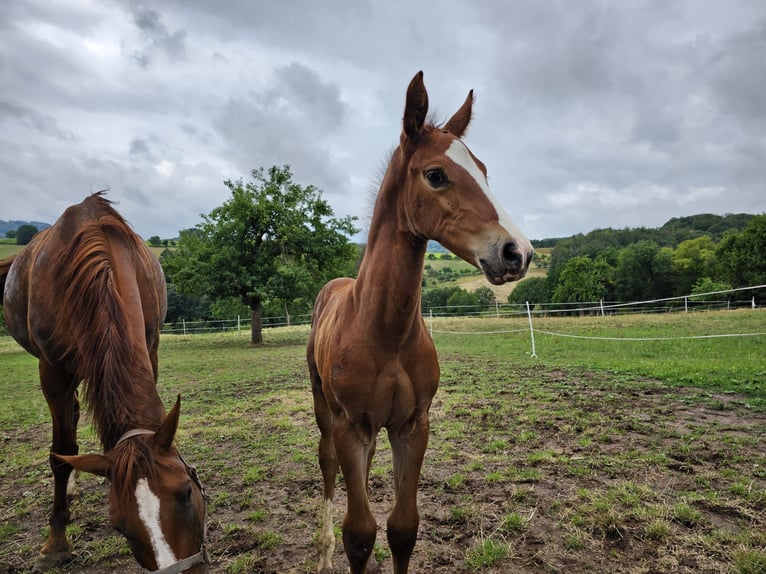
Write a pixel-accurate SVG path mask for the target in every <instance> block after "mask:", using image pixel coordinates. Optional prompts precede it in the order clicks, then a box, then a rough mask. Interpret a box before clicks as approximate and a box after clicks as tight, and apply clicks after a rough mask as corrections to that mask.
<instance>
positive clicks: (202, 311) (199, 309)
mask: <svg viewBox="0 0 766 574" xmlns="http://www.w3.org/2000/svg"><path fill="white" fill-rule="evenodd" d="M208 317H210V304H209V303H208V301H207V299H206V298H205V297H201V296H199V295H193V294H190V293H180V292H179V291H178V289H176V286H175V285H174V284H173V283H168V312H167V314H166V315H165V322H166V323H172V324H176V323H179V322H180V321H181V320H186V321H197V320H200V319H207V318H208Z"/></svg>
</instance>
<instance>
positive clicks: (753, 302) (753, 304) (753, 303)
mask: <svg viewBox="0 0 766 574" xmlns="http://www.w3.org/2000/svg"><path fill="white" fill-rule="evenodd" d="M751 305H752V306H753V309H755V295H753V301H752V303H751Z"/></svg>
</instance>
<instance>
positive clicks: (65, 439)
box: [35, 360, 80, 572]
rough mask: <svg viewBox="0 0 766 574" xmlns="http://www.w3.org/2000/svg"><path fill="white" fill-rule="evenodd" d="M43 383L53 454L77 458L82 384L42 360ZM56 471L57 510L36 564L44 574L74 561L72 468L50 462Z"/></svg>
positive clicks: (56, 461)
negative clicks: (70, 532)
mask: <svg viewBox="0 0 766 574" xmlns="http://www.w3.org/2000/svg"><path fill="white" fill-rule="evenodd" d="M40 383H41V386H42V389H43V394H44V395H45V399H46V401H48V408H49V409H50V412H51V419H52V423H53V443H52V447H51V453H56V454H64V455H76V454H77V452H78V447H77V422H78V421H79V419H80V403H79V401H78V400H77V383H78V381H77V380H76V379H75V378H74V377H73V376H72V375H71V374H69V373H67V372H66V371H63V370H61V369H56V368H55V367H52V366H51V365H50V364H48V363H47V362H46V361H44V360H40ZM49 462H50V466H51V470H52V471H53V481H54V486H53V509H52V511H51V517H50V533H49V534H48V540H47V541H46V543H45V545H44V546H43V549H42V552H41V554H40V556H39V558H38V559H37V561H36V562H35V570H36V571H38V572H44V571H46V570H49V569H50V568H52V567H53V566H55V565H56V564H59V563H61V562H65V561H67V560H69V559H71V558H72V547H71V546H70V545H69V541H68V540H67V538H66V526H67V524H69V518H70V514H69V499H68V497H67V486H68V482H69V476H70V474H71V472H72V467H71V466H70V465H68V464H67V463H65V462H62V461H60V460H58V459H55V458H54V457H53V456H52V455H51V456H50V459H49Z"/></svg>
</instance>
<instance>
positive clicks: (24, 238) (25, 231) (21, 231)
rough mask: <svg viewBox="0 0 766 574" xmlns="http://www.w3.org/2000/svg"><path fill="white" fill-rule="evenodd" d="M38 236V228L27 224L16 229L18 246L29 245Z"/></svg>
mask: <svg viewBox="0 0 766 574" xmlns="http://www.w3.org/2000/svg"><path fill="white" fill-rule="evenodd" d="M35 235H37V227H35V226H34V225H30V224H29V223H25V224H23V225H19V227H18V228H17V229H16V245H27V244H28V243H29V242H30V241H32V238H33V237H34V236H35Z"/></svg>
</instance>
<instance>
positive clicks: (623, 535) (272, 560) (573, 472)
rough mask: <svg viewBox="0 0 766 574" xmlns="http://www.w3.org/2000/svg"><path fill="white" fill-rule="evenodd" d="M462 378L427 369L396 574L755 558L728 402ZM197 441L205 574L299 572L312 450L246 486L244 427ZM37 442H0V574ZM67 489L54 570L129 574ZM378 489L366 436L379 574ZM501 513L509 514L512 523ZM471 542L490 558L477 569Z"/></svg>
mask: <svg viewBox="0 0 766 574" xmlns="http://www.w3.org/2000/svg"><path fill="white" fill-rule="evenodd" d="M478 370H479V366H478V365H477V364H476V363H473V362H471V361H466V360H463V359H460V360H457V359H455V360H454V361H451V360H450V358H449V357H446V359H445V360H443V375H442V385H441V388H440V390H439V393H438V394H437V397H436V399H435V401H434V404H433V407H432V410H431V415H432V417H431V421H432V422H431V433H432V436H431V442H430V445H429V450H428V452H427V454H426V460H425V463H424V467H423V472H422V475H421V480H420V489H419V512H420V516H421V522H420V530H419V534H418V541H417V544H416V547H415V551H414V553H413V557H412V561H411V572H423V573H425V572H427V573H432V574H447V573H449V574H453V573H456V572H458V573H459V572H473V571H479V572H491V573H501V572H502V573H535V574H537V573H540V574H543V573H546V574H548V573H567V574H578V573H585V572H609V573H611V572H622V573H634V574H639V573H640V574H649V573H661V572H662V573H664V572H674V573H687V572H688V573H692V572H694V573H700V572H702V573H705V572H710V573H713V572H729V571H732V570H733V560H734V558H735V556H736V555H737V552H740V551H742V550H743V549H745V550H747V549H754V550H756V551H758V549H760V552H761V557H763V550H762V549H763V548H764V546H766V440H764V439H765V438H766V417H765V416H764V415H763V414H761V413H752V412H750V411H748V410H747V409H746V408H744V407H743V403H744V401H743V400H742V398H741V397H737V396H733V395H725V396H712V395H710V394H705V393H703V392H702V391H697V390H695V389H668V388H665V387H663V386H662V385H661V384H659V383H657V382H656V381H648V380H638V379H637V380H634V381H624V380H623V381H620V382H616V381H614V380H612V379H611V378H610V377H609V375H608V374H606V373H589V372H575V371H573V372H568V371H564V370H550V371H540V370H532V369H530V370H525V371H516V372H514V373H510V374H509V373H508V372H507V369H506V367H505V366H501V365H496V366H492V365H481V372H482V374H481V375H478V374H477V371H478ZM493 374H494V375H495V376H494V377H493V376H492V375H493ZM285 385H286V386H287V387H291V386H294V387H295V388H301V387H300V386H301V385H305V380H303V379H301V380H300V381H298V380H294V381H292V380H289V377H288V378H287V379H286V380H285ZM304 390H305V389H304ZM240 391H241V389H240ZM306 395H307V400H306V402H305V403H303V404H296V401H295V395H294V394H292V395H289V394H287V395H285V397H284V405H283V406H286V408H288V409H289V412H290V413H291V414H290V416H291V417H292V419H291V420H292V425H294V426H293V428H292V429H291V428H289V427H288V426H280V427H279V429H278V432H280V433H284V436H281V437H280V440H283V441H284V444H286V445H289V444H292V443H293V442H297V441H298V439H297V438H295V439H294V437H295V436H297V435H300V434H301V433H305V432H310V433H312V434H314V435H315V436H316V437H318V433H317V432H316V430H315V427H314V421H313V415H312V412H311V406H310V402H309V399H308V393H307V392H306ZM242 400H243V403H242V406H243V409H245V408H248V409H249V410H248V415H249V416H252V419H251V420H252V421H253V425H254V427H253V428H254V429H257V428H259V427H258V426H257V425H258V424H260V423H258V422H257V421H263V420H264V417H269V416H273V415H270V414H269V413H270V412H273V411H274V409H276V408H278V407H279V406H280V401H281V399H280V396H279V395H278V394H275V395H273V396H272V397H269V400H264V401H263V402H262V403H261V404H260V406H259V407H258V408H256V407H254V406H250V405H249V404H248V403H247V402H246V401H247V400H248V398H247V397H242ZM251 411H252V412H251ZM198 431H199V433H200V434H199V437H200V440H201V441H202V442H203V443H205V444H207V446H208V447H209V451H208V455H207V457H208V458H207V459H206V460H201V458H202V456H201V455H200V454H199V453H195V454H194V455H192V454H187V457H188V459H189V460H190V461H193V462H194V463H195V464H196V465H197V466H198V468H199V470H200V474H201V476H202V479H203V481H204V482H205V483H206V487H207V489H208V491H209V493H210V494H211V496H212V499H213V504H212V507H211V513H210V517H209V547H210V550H211V553H212V556H213V561H214V562H213V565H212V566H211V572H222V573H223V572H254V573H280V574H289V573H304V572H314V571H315V570H316V560H317V551H316V546H315V543H314V539H315V536H316V533H317V529H318V524H319V513H320V509H321V489H322V485H321V481H320V476H319V471H318V465H316V462H315V460H314V458H313V456H314V455H313V452H314V450H313V449H314V448H315V446H312V447H311V449H312V452H311V453H310V454H311V456H295V455H299V454H304V453H301V452H297V450H300V449H296V447H287V446H286V447H285V448H284V452H283V456H281V457H280V459H279V460H277V461H275V462H273V463H271V462H270V463H268V464H264V466H266V467H268V471H267V472H265V473H264V475H263V476H262V477H260V478H259V479H258V480H257V481H255V482H248V483H245V481H243V479H242V474H243V473H242V470H243V469H245V468H247V467H248V466H250V465H251V464H253V462H254V459H255V458H257V457H258V456H261V455H259V454H257V452H255V451H254V450H253V449H254V447H253V446H252V441H254V440H256V438H257V437H255V435H256V434H257V431H256V430H252V432H247V431H243V432H242V433H240V434H237V435H233V436H231V437H228V436H227V438H226V440H225V441H223V442H221V441H216V440H215V439H214V438H213V437H211V436H208V435H206V434H205V429H198ZM195 432H196V431H195ZM48 433H49V429H48V426H47V425H37V426H35V427H32V428H28V429H21V428H14V429H7V430H4V431H3V433H2V435H0V438H1V439H2V441H1V442H0V446H1V450H0V462H2V466H3V467H4V469H3V471H2V483H0V509H2V510H0V524H2V526H0V573H10V572H28V571H30V566H31V564H32V563H33V561H34V558H35V556H36V553H37V551H38V550H39V547H40V545H41V543H42V536H41V533H42V532H43V531H44V529H45V526H46V520H47V518H46V517H47V513H48V505H49V504H50V500H51V497H52V492H51V479H50V473H49V472H48V471H47V451H46V447H45V445H47V444H48V441H49V438H48ZM192 434H193V435H194V437H195V438H194V440H195V441H196V440H197V438H196V437H197V434H195V433H192ZM21 443H26V444H39V445H40V446H41V448H40V449H39V452H37V454H36V455H35V457H34V458H35V459H36V460H35V461H33V462H28V461H25V462H21V461H19V460H17V458H16V457H15V456H14V452H15V449H16V448H17V447H18V445H19V444H21ZM314 444H315V443H314ZM198 446H199V445H198ZM182 447H183V448H182V450H184V452H185V454H186V453H187V451H189V450H193V448H192V445H190V444H187V445H182ZM254 453H255V454H254ZM255 462H257V461H255ZM227 468H228V469H229V470H231V469H232V468H236V472H229V471H227ZM80 485H81V492H82V493H83V494H82V495H81V496H80V497H79V498H78V499H77V500H75V502H74V504H73V506H72V513H73V516H72V518H73V523H74V524H75V525H76V529H74V530H73V535H72V540H73V543H74V545H75V549H76V551H77V552H78V558H77V559H76V560H75V561H74V562H73V563H72V564H70V565H69V566H67V567H65V568H63V569H61V570H60V572H81V573H85V574H94V573H98V572H113V571H121V572H124V573H131V572H136V573H138V572H140V569H139V567H138V566H137V564H136V563H135V561H134V560H133V558H132V556H130V555H129V553H128V552H127V548H126V545H125V544H124V542H122V547H124V550H123V551H122V554H120V555H119V556H104V557H103V558H98V559H94V555H95V554H96V553H97V552H98V549H99V547H100V545H101V544H103V541H104V540H105V539H106V538H108V537H118V535H117V534H116V533H115V532H114V531H113V530H112V529H111V528H110V527H109V525H108V523H107V519H106V509H107V504H106V494H107V488H106V485H105V484H104V483H103V482H102V481H98V480H97V479H95V478H93V477H89V476H81V477H80ZM391 485H392V479H391V453H390V449H389V448H388V444H387V440H386V438H385V433H381V435H380V437H379V443H378V452H377V454H376V458H375V461H374V463H373V469H372V473H371V481H370V500H371V506H372V510H373V513H374V515H375V518H376V520H377V522H378V524H379V530H378V537H377V546H378V558H379V559H380V569H381V571H382V572H391V571H392V566H391V558H390V555H389V554H388V546H387V543H386V535H385V523H386V518H387V513H388V511H389V510H390V508H391V506H392V504H393V498H392V496H393V495H392V486H391ZM335 504H336V513H335V516H336V526H337V525H339V524H340V523H341V521H342V517H343V514H344V512H345V508H346V506H345V505H346V500H345V490H344V485H343V480H342V477H341V478H340V479H339V486H338V489H337V490H336V496H335ZM509 516H514V517H516V518H517V519H520V520H518V521H517V522H516V523H515V526H514V525H513V524H512V523H510V522H509ZM509 524H511V525H509ZM119 540H122V539H121V538H119ZM488 540H491V541H493V542H494V543H496V544H497V545H499V546H501V547H502V548H503V549H504V551H505V555H504V556H501V557H499V558H496V559H495V560H494V561H491V560H487V561H486V563H485V564H484V565H480V558H481V556H480V552H479V550H480V549H481V544H482V543H483V542H486V541H488ZM336 544H337V545H336V552H335V556H334V570H333V572H335V573H345V572H346V571H347V568H348V566H347V561H346V558H345V555H344V554H343V549H342V541H341V540H338V541H337V543H336Z"/></svg>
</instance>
